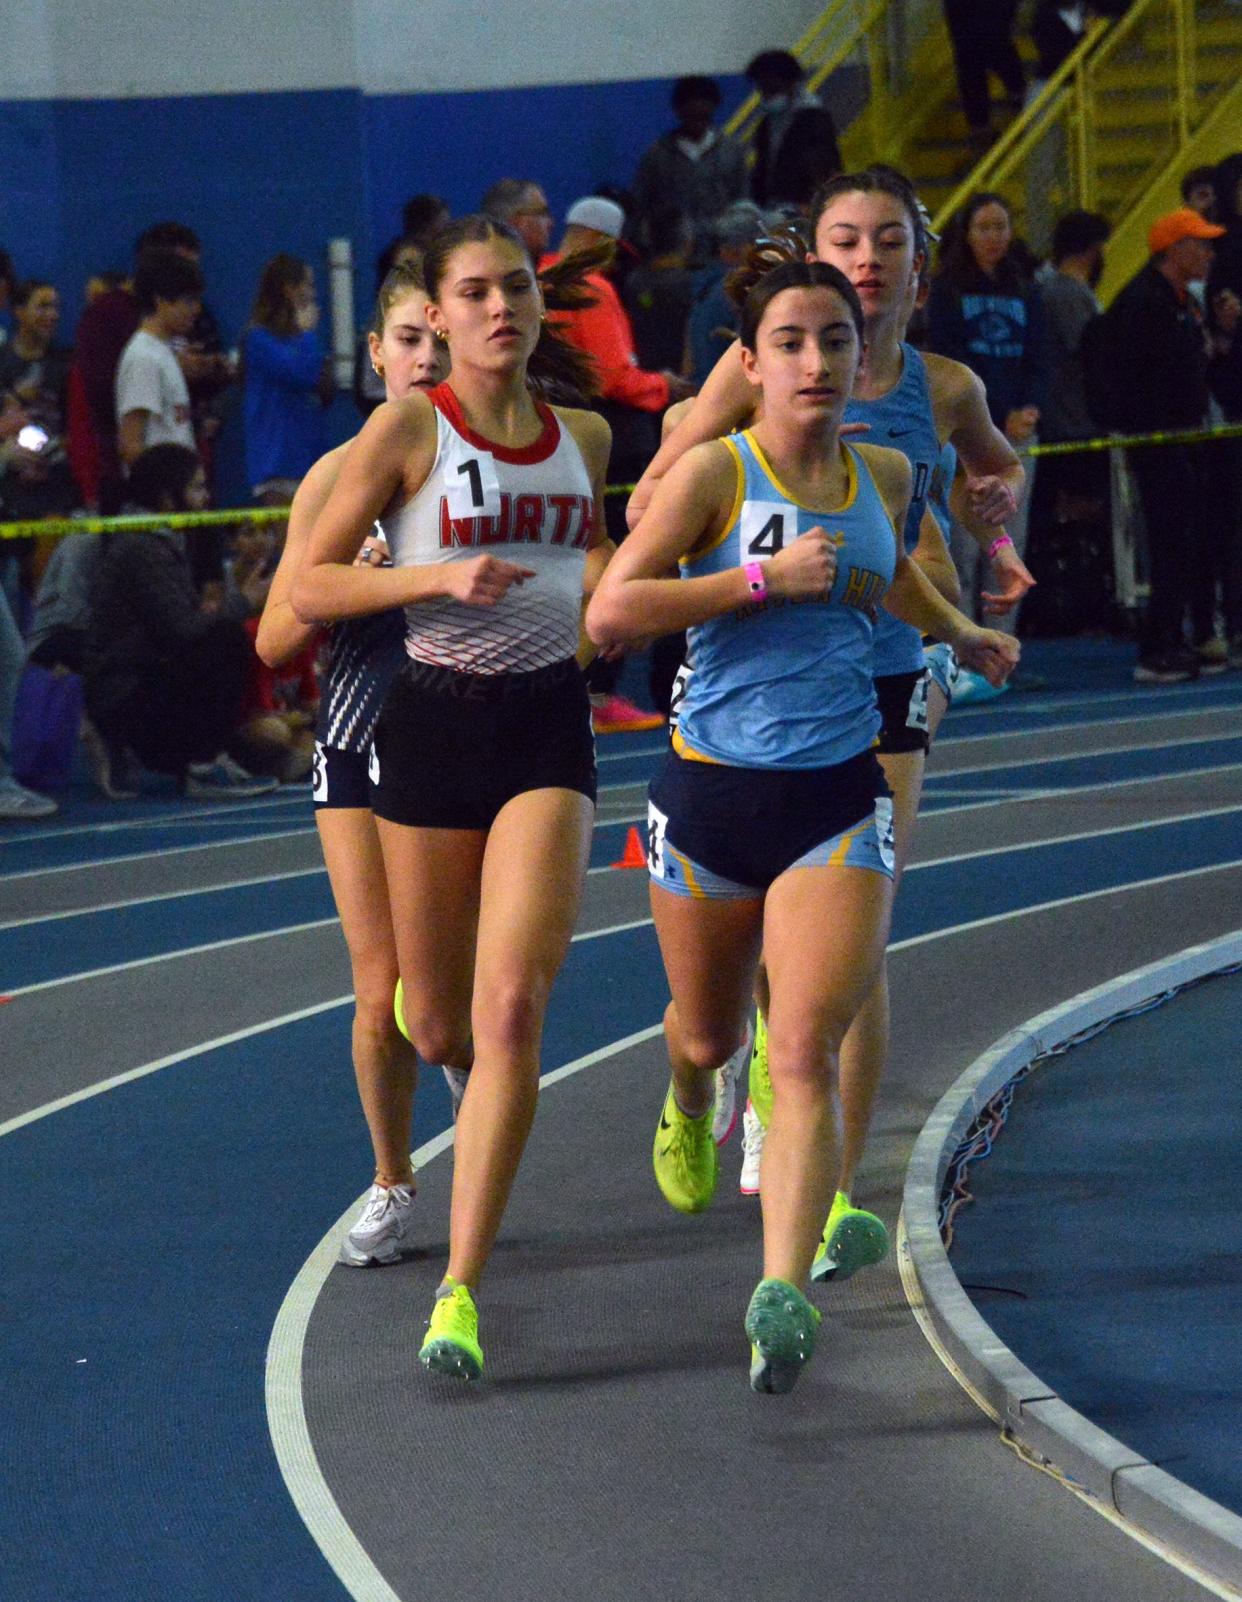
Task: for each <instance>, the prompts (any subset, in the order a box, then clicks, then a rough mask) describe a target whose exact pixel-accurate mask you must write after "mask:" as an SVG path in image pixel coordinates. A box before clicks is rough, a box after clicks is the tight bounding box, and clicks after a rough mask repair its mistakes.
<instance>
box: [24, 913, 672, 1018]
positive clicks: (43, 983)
mask: <svg viewBox="0 0 1242 1602" xmlns="http://www.w3.org/2000/svg"><path fill="white" fill-rule="evenodd" d="M340 921H341V920H340V919H339V918H336V917H332V918H313V919H311V920H310V922H308V923H289V924H285V925H284V927H283V928H280V929H260V930H259V931H258V933H256V934H244V935H232V936H230V937H229V938H228V939H227V940H209V941H207V942H206V943H205V944H204V945H201V946H182V947H180V948H178V949H177V950H175V951H157V952H156V953H155V954H154V955H153V956H150V957H135V958H133V959H132V960H131V961H129V962H114V963H110V964H109V965H108V966H107V967H106V968H88V969H86V970H85V971H84V972H82V973H66V974H62V975H61V976H60V978H58V979H40V980H39V982H38V983H37V984H33V985H19V986H18V987H17V989H15V990H6V991H5V992H4V995H5V997H6V998H7V1000H9V1001H16V1000H17V998H18V997H19V996H32V995H35V994H36V993H37V992H38V991H41V990H55V989H57V988H58V987H59V986H60V985H73V984H79V983H82V982H84V981H85V980H87V979H104V978H106V977H107V976H108V975H109V974H113V973H129V972H130V971H131V970H132V969H134V968H149V967H150V966H151V964H152V963H154V962H173V961H175V960H177V959H179V958H181V957H201V956H202V955H203V953H204V952H207V951H224V950H227V948H228V947H229V946H246V945H251V944H253V943H254V942H255V941H258V940H279V939H280V938H281V937H282V936H283V935H294V934H305V933H306V932H307V930H309V929H329V928H331V927H333V926H334V925H336V924H338V923H339V922H340ZM650 922H651V919H650V918H639V919H638V920H637V921H636V922H631V923H611V924H607V925H606V926H605V927H603V928H601V929H583V930H581V931H580V932H579V933H578V934H576V935H574V936H573V938H572V940H571V942H570V944H571V945H572V944H576V943H577V942H578V941H579V940H601V939H603V937H604V936H605V935H614V934H625V933H626V931H627V930H630V929H641V928H643V927H645V925H647V924H649V923H650Z"/></svg>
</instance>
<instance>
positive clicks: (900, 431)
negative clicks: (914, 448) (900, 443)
mask: <svg viewBox="0 0 1242 1602" xmlns="http://www.w3.org/2000/svg"><path fill="white" fill-rule="evenodd" d="M913 433H914V430H913V429H912V428H890V429H889V431H888V437H889V439H905V437H906V435H907V434H913Z"/></svg>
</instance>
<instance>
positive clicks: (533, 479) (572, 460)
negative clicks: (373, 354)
mask: <svg viewBox="0 0 1242 1602" xmlns="http://www.w3.org/2000/svg"><path fill="white" fill-rule="evenodd" d="M429 399H430V400H431V403H432V405H433V406H434V407H435V409H436V426H437V441H436V458H435V462H434V464H433V465H432V469H431V472H430V473H429V474H428V476H427V482H426V483H425V484H424V485H423V487H422V489H420V490H419V492H418V494H417V495H415V496H414V497H413V499H411V500H410V501H408V502H406V504H405V505H404V506H402V507H400V508H399V509H394V510H392V511H386V512H385V513H384V515H383V524H384V529H385V532H386V533H387V535H388V548H389V550H390V551H391V553H392V559H393V562H394V564H395V565H396V566H398V567H416V566H421V565H423V564H426V563H430V562H462V561H467V560H469V558H471V557H475V556H481V555H484V554H491V555H493V556H499V557H503V558H504V559H505V560H506V561H510V562H517V563H519V564H520V565H521V566H522V567H528V568H532V569H533V570H534V574H535V576H534V578H529V579H527V580H526V582H525V583H524V584H515V585H513V586H512V587H511V588H510V589H509V590H508V592H507V593H506V594H505V596H504V598H503V599H502V600H501V601H500V602H499V603H498V604H497V605H496V606H493V607H484V606H467V605H465V603H464V602H461V601H456V600H452V599H449V598H441V599H436V600H431V601H420V602H419V603H418V604H417V605H414V606H408V607H407V608H406V612H405V617H406V635H405V648H406V651H407V653H408V654H409V655H410V656H411V657H413V658H414V660H415V661H417V662H433V663H435V664H436V665H437V666H439V667H446V668H456V669H458V670H459V671H460V672H463V673H511V672H527V671H529V670H531V669H533V668H542V667H549V666H551V665H552V664H553V663H555V662H563V661H564V660H565V659H566V657H570V656H572V655H573V654H574V652H575V651H576V650H577V647H578V620H579V617H580V616H581V612H582V567H583V562H584V559H585V553H586V548H587V545H588V543H589V542H590V539H591V531H592V528H593V526H594V517H595V501H594V497H593V495H592V493H591V480H590V475H589V474H588V472H587V469H586V463H585V462H584V461H583V460H582V453H581V452H580V451H579V449H578V446H577V443H576V442H575V441H574V439H573V438H572V436H571V435H570V433H569V431H568V430H567V429H565V428H562V426H561V424H560V422H559V421H558V420H557V417H556V415H555V413H554V412H553V411H552V410H551V409H550V408H549V407H547V406H544V405H542V404H540V405H539V414H540V416H541V418H542V419H543V432H542V433H541V434H540V436H539V438H538V439H537V440H536V441H535V442H534V444H533V445H527V446H525V447H523V448H522V449H521V450H510V449H508V448H507V447H505V446H503V445H496V444H494V443H493V442H492V441H491V440H487V439H484V438H482V436H481V435H479V434H476V433H474V431H473V430H472V429H471V428H470V426H469V424H468V423H467V422H466V420H465V418H464V417H463V416H462V413H461V407H460V405H459V403H458V400H457V397H456V395H454V393H453V391H452V390H451V389H450V388H449V386H448V384H441V385H439V386H438V387H437V388H436V389H433V390H431V391H430V393H429Z"/></svg>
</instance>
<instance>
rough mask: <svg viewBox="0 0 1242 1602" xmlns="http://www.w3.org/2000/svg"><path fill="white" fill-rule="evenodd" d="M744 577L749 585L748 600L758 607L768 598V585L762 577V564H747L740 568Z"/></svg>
mask: <svg viewBox="0 0 1242 1602" xmlns="http://www.w3.org/2000/svg"><path fill="white" fill-rule="evenodd" d="M742 572H743V573H745V575H746V582H747V584H749V585H750V598H751V600H752V601H753V602H754V603H755V605H756V606H758V604H759V602H760V601H766V600H767V598H768V584H767V580H766V579H765V578H764V576H763V563H762V562H747V563H746V565H745V566H744V567H743V568H742Z"/></svg>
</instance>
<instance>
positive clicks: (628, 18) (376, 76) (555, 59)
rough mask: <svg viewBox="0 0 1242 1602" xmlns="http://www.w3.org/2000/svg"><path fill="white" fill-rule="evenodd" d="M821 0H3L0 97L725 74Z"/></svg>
mask: <svg viewBox="0 0 1242 1602" xmlns="http://www.w3.org/2000/svg"><path fill="white" fill-rule="evenodd" d="M822 4H823V0H767V3H766V4H765V5H764V6H763V7H762V8H761V9H760V8H757V7H756V6H755V5H754V4H753V0H678V3H677V4H676V5H670V4H669V0H627V3H625V4H618V3H617V0H482V3H481V0H189V3H176V0H172V3H170V0H9V3H8V4H7V5H6V7H5V24H4V35H5V48H4V50H3V52H0V99H21V100H33V99H38V100H44V99H53V98H64V99H111V98H124V97H128V96H136V95H151V96H163V95H184V94H199V95H202V94H236V93H246V92H252V93H255V92H263V91H274V90H285V89H330V88H343V87H355V86H360V87H361V88H363V89H364V90H366V91H369V92H371V93H376V94H411V93H418V92H419V91H427V90H438V91H444V90H450V91H451V90H469V89H492V88H510V87H516V86H521V85H527V84H555V83H591V82H601V81H602V82H617V81H624V80H626V79H631V78H664V77H675V76H678V75H679V74H681V73H688V72H706V73H729V72H739V71H740V70H741V68H742V67H743V66H744V65H745V63H746V61H747V60H748V59H749V58H750V57H751V56H752V55H753V54H754V53H755V52H756V51H757V50H760V49H766V48H769V47H771V46H782V45H788V44H791V43H792V42H793V41H794V40H795V39H796V38H797V37H798V35H799V34H800V33H801V32H802V31H803V29H804V28H805V27H806V25H807V24H808V23H809V22H810V21H811V20H812V19H813V18H814V17H815V16H816V15H817V14H818V12H819V10H820V9H821V6H822ZM758 15H761V16H762V23H761V24H757V20H756V19H757V16H758Z"/></svg>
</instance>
